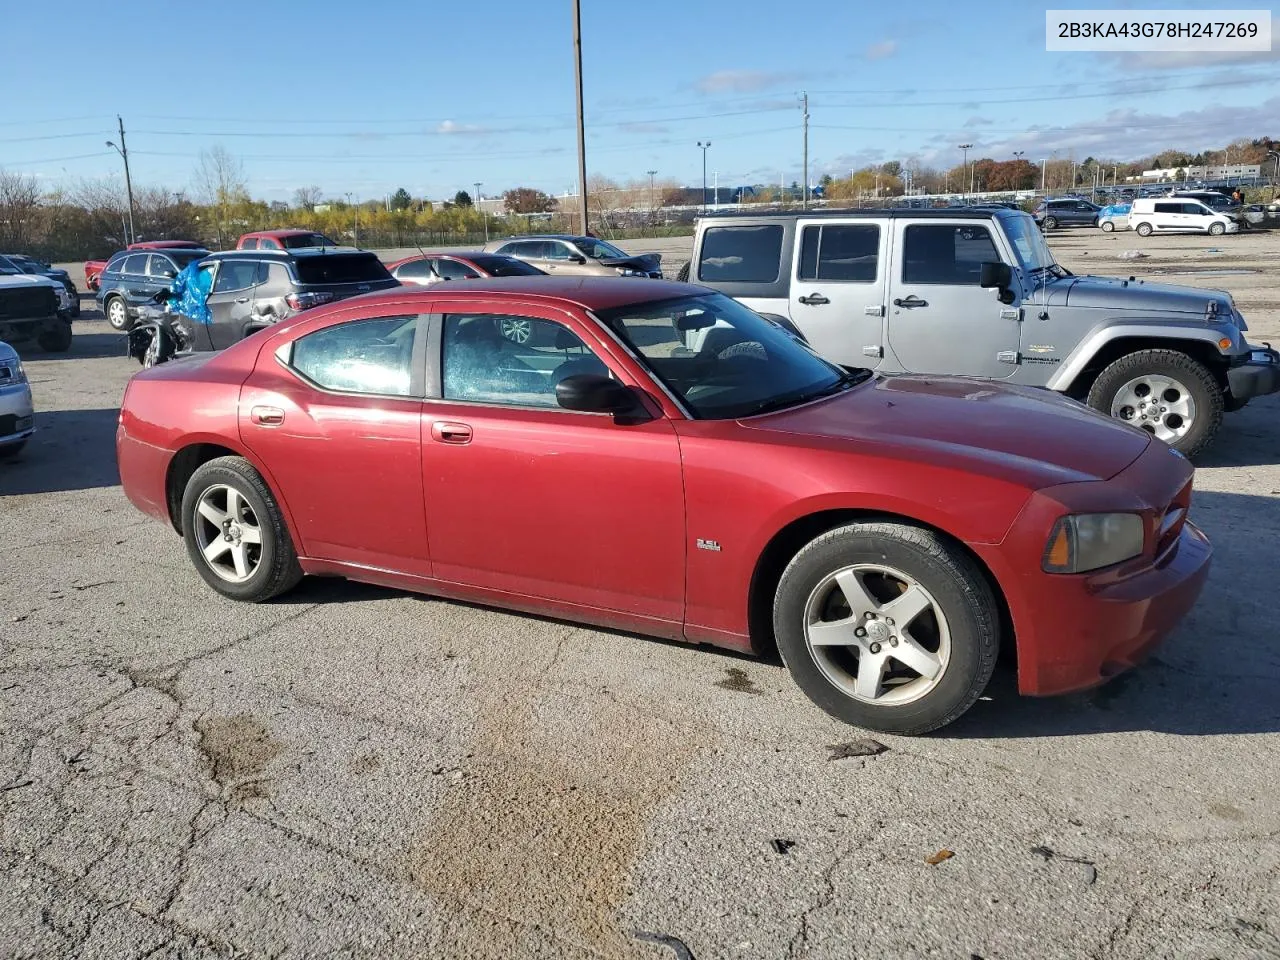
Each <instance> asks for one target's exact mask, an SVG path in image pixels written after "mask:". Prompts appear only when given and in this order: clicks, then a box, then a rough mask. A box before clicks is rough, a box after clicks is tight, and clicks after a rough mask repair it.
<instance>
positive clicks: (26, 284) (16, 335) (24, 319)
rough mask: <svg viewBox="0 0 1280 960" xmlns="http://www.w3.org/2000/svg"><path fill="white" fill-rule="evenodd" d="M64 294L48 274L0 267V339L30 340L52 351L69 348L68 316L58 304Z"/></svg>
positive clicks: (64, 350) (9, 340)
mask: <svg viewBox="0 0 1280 960" xmlns="http://www.w3.org/2000/svg"><path fill="white" fill-rule="evenodd" d="M8 269H13V268H8ZM66 295H67V291H66V290H65V289H64V288H63V286H62V284H60V283H56V282H54V281H53V280H50V279H49V278H48V277H44V276H38V275H33V274H29V273H14V274H10V273H8V272H6V270H5V269H0V340H5V341H8V342H9V343H11V344H13V343H22V342H33V343H36V344H37V345H38V346H39V347H40V349H41V350H48V351H50V352H52V353H64V352H66V351H67V350H69V349H71V339H72V333H71V317H70V314H68V313H67V312H66V310H65V309H63V307H62V306H61V304H62V303H64V302H65V297H66Z"/></svg>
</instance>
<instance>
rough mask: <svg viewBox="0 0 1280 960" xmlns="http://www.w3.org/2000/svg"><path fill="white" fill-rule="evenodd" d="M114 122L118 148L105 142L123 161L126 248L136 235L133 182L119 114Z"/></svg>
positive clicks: (122, 124)
mask: <svg viewBox="0 0 1280 960" xmlns="http://www.w3.org/2000/svg"><path fill="white" fill-rule="evenodd" d="M116 122H117V123H118V124H119V125H120V146H118V147H117V146H116V145H115V144H114V143H112V142H111V141H110V140H108V141H107V146H108V147H111V148H112V149H113V150H115V152H116V153H118V154H120V159H121V160H123V161H124V189H125V192H126V193H127V194H128V196H129V236H128V238H127V240H126V244H125V245H126V246H127V245H128V244H130V243H133V241H134V240H136V239H137V236H138V235H137V233H135V232H134V229H133V180H132V179H131V178H130V176H129V148H128V147H127V146H125V143H124V120H122V119H121V118H120V115H119V114H117V115H116Z"/></svg>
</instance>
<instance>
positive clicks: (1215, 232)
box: [1209, 223, 1227, 237]
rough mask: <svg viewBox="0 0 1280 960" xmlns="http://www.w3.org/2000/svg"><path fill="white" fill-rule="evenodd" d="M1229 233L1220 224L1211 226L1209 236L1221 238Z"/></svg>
mask: <svg viewBox="0 0 1280 960" xmlns="http://www.w3.org/2000/svg"><path fill="white" fill-rule="evenodd" d="M1226 232H1227V228H1226V227H1224V226H1223V225H1222V224H1220V223H1211V224H1209V236H1211V237H1220V236H1222V235H1223V234H1224V233H1226Z"/></svg>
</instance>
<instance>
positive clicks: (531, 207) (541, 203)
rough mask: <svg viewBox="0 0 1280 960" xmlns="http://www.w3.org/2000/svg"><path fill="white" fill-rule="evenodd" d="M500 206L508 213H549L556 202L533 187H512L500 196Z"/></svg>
mask: <svg viewBox="0 0 1280 960" xmlns="http://www.w3.org/2000/svg"><path fill="white" fill-rule="evenodd" d="M502 205H503V206H504V207H505V208H506V209H507V212H508V213H550V212H551V211H552V210H554V209H555V206H556V202H555V200H553V199H552V198H551V197H549V196H547V194H545V193H543V192H542V191H541V190H535V189H534V188H533V187H514V188H512V189H511V190H508V191H507V192H506V193H504V194H503V195H502Z"/></svg>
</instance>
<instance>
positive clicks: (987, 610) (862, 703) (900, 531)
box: [773, 522, 1000, 735]
mask: <svg viewBox="0 0 1280 960" xmlns="http://www.w3.org/2000/svg"><path fill="white" fill-rule="evenodd" d="M886 571H892V572H893V574H895V575H896V576H895V575H886ZM837 575H839V577H840V582H849V580H850V578H852V580H853V581H854V582H856V583H857V584H859V585H860V586H861V588H862V591H863V592H862V593H860V594H859V596H861V597H862V600H860V601H859V602H858V603H857V604H855V603H851V602H847V596H848V594H846V593H845V592H844V590H843V589H842V588H841V587H840V586H839V584H838V583H837V582H836V580H835V578H836V577H837ZM895 589H897V590H899V591H900V592H899V593H898V596H899V597H900V598H904V597H905V596H906V595H907V594H908V593H910V594H911V595H912V596H913V597H915V598H916V600H917V601H919V602H923V603H927V606H926V607H925V608H924V609H923V610H921V612H920V613H919V615H915V616H912V617H911V619H910V620H908V621H906V622H902V623H896V624H895V623H894V622H893V619H892V618H891V617H889V616H888V615H887V613H886V611H890V612H891V611H892V610H893V608H892V607H891V606H890V605H889V601H890V599H892V597H893V596H894V595H895ZM863 601H866V602H863ZM833 604H834V606H833ZM859 609H860V610H861V612H862V613H863V614H864V615H866V614H869V613H872V612H874V614H875V615H874V618H873V619H862V620H860V621H859V620H858V613H857V611H858V610H859ZM851 611H853V612H851ZM899 616H900V617H901V614H899ZM855 622H862V623H866V624H869V625H868V626H867V628H866V629H865V630H864V631H863V632H864V636H863V637H862V638H860V639H859V638H854V637H852V631H853V629H854V626H853V624H854V623H855ZM822 624H837V625H838V626H835V628H834V631H832V630H831V628H830V627H828V629H827V632H826V634H825V636H826V637H828V638H832V637H834V638H836V641H835V642H834V643H833V644H830V645H828V644H814V643H811V637H813V636H815V635H816V631H815V628H819V627H820V625H822ZM846 625H848V626H847V629H846ZM908 626H911V627H912V629H913V632H914V633H915V634H916V635H917V637H916V639H913V640H911V644H910V647H909V646H908V644H907V643H905V642H903V641H904V640H907V639H909V635H908V634H907V632H906V629H905V628H907V627H908ZM773 627H774V634H775V636H776V637H777V640H778V651H779V653H781V655H782V660H783V662H784V663H785V664H786V665H787V669H789V670H790V671H791V676H792V677H793V678H794V680H795V681H796V684H797V686H799V687H800V689H801V690H802V691H803V692H804V694H805V695H806V696H807V697H808V698H809V699H810V700H812V701H813V702H814V703H815V704H817V705H818V706H819V707H821V708H822V709H823V710H825V711H826V712H827V713H829V714H831V715H832V716H833V717H836V718H837V719H839V720H842V721H844V722H845V723H851V724H854V725H856V726H859V727H866V728H868V729H871V730H880V731H883V732H885V733H898V734H903V735H911V734H919V733H926V732H928V731H930V730H936V729H937V728H938V727H942V726H945V725H946V724H948V723H951V722H952V721H953V720H955V719H956V718H957V717H959V716H960V715H961V714H962V713H964V712H965V711H966V710H968V709H969V707H971V706H972V705H973V703H974V701H975V700H977V699H978V697H979V696H980V695H981V694H982V691H983V690H984V689H985V688H986V686H987V682H988V681H989V680H990V679H991V673H992V671H993V670H994V669H995V664H996V654H997V653H998V651H999V646H1000V628H999V616H998V612H997V607H996V601H995V597H994V596H993V594H992V592H991V588H990V586H989V585H988V584H987V580H986V578H985V577H984V576H983V574H982V571H981V570H980V569H979V568H978V566H977V565H976V564H975V563H974V561H973V560H972V559H970V558H969V556H968V555H967V554H965V553H963V552H962V551H961V550H959V549H958V548H957V547H955V546H953V545H951V544H950V543H948V542H947V541H946V540H944V539H943V538H942V537H940V536H939V535H938V534H936V533H934V532H933V531H931V530H925V529H922V528H920V527H913V526H909V525H906V524H902V523H889V522H872V523H854V524H849V525H848V526H844V527H839V528H837V529H835V530H831V531H829V532H828V533H824V534H823V535H822V536H820V537H818V538H817V539H815V540H813V541H812V542H811V543H809V544H808V545H807V546H806V547H804V548H803V549H802V550H801V551H800V552H799V553H797V554H796V556H795V558H794V559H792V561H791V563H790V564H788V566H787V568H786V570H785V571H783V574H782V578H781V580H780V581H779V582H778V589H777V593H776V594H775V598H774V607H773ZM859 629H861V628H859ZM898 634H901V636H899V635H898ZM846 640H848V643H845V641H846ZM931 647H932V648H933V649H930V648H931ZM855 651H856V655H855ZM895 651H896V652H895ZM907 652H911V653H912V655H913V659H915V658H918V657H921V656H923V657H925V658H926V660H927V661H928V662H929V663H931V664H932V665H933V667H934V668H939V667H940V671H939V672H938V673H936V674H935V675H934V676H933V677H928V676H926V675H925V673H923V672H920V671H911V670H907V669H906V665H905V663H904V661H900V660H897V659H896V657H897V653H907ZM873 657H874V658H875V659H872V658H873ZM890 661H893V662H892V663H890ZM864 662H865V663H867V664H869V665H870V664H875V665H878V666H879V667H882V668H884V669H886V670H888V671H890V672H889V673H886V674H884V675H881V674H880V672H879V671H878V670H877V672H876V673H875V674H865V675H864V674H863V672H862V670H860V669H859V665H860V664H862V663H864ZM917 662H921V661H919V660H917ZM850 669H852V673H850V672H849V670H850ZM912 673H914V677H911V676H910V674H912ZM859 676H864V678H870V679H869V683H870V684H871V686H870V687H864V688H863V692H864V693H866V692H867V690H869V689H871V690H874V691H875V692H874V694H873V695H871V696H869V697H865V696H859V695H858V694H857V693H856V692H855V688H856V687H857V686H858V677H859ZM886 681H887V682H886ZM876 701H880V702H876Z"/></svg>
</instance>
